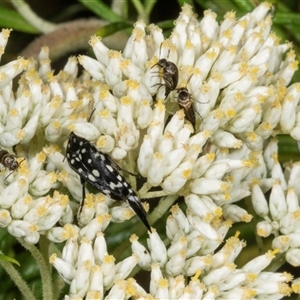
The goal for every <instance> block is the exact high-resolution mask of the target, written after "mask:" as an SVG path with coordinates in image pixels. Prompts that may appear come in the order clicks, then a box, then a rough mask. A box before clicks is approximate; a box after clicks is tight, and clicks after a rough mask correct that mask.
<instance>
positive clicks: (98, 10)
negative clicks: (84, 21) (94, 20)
mask: <svg viewBox="0 0 300 300" xmlns="http://www.w3.org/2000/svg"><path fill="white" fill-rule="evenodd" d="M79 2H81V3H82V4H83V5H84V6H85V7H87V8H88V9H89V10H91V11H92V12H94V13H95V14H96V15H97V16H98V17H100V18H102V19H104V20H107V21H110V22H119V21H124V20H123V19H122V18H121V17H120V16H119V15H117V14H115V13H114V12H113V11H112V10H111V9H110V8H109V6H107V5H106V4H104V3H102V2H101V1H99V0H79Z"/></svg>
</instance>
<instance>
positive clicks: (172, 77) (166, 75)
mask: <svg viewBox="0 0 300 300" xmlns="http://www.w3.org/2000/svg"><path fill="white" fill-rule="evenodd" d="M161 46H162V44H161V45H160V50H161ZM160 50H159V52H160ZM169 53H170V50H169V52H168V56H169ZM155 66H158V67H159V68H160V69H161V70H162V72H163V79H164V81H165V83H157V84H155V85H159V88H158V89H160V88H161V87H162V86H165V89H166V91H165V97H166V98H167V97H168V95H169V94H170V92H171V91H173V90H175V89H176V87H177V84H178V68H177V66H176V65H175V64H174V63H173V62H171V61H169V60H167V59H166V58H161V59H159V61H158V62H157V63H156V64H155V65H153V66H152V67H151V69H152V68H154V67H155ZM155 85H154V86H155Z"/></svg>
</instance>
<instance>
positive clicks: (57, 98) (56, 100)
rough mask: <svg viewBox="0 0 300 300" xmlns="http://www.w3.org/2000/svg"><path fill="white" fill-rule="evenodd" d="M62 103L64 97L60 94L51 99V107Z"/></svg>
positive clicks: (57, 106)
mask: <svg viewBox="0 0 300 300" xmlns="http://www.w3.org/2000/svg"><path fill="white" fill-rule="evenodd" d="M61 103H62V98H61V97H60V96H55V97H54V98H53V99H52V100H51V102H50V104H51V107H52V108H54V109H57V108H59V106H60V105H61Z"/></svg>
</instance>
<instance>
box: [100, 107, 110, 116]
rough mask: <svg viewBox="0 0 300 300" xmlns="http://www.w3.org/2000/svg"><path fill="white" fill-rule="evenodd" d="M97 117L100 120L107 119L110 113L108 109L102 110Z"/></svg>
mask: <svg viewBox="0 0 300 300" xmlns="http://www.w3.org/2000/svg"><path fill="white" fill-rule="evenodd" d="M99 115H100V116H101V117H102V118H107V117H109V116H110V111H109V110H108V109H103V110H101V111H100V112H99Z"/></svg>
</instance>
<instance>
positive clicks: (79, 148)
mask: <svg viewBox="0 0 300 300" xmlns="http://www.w3.org/2000/svg"><path fill="white" fill-rule="evenodd" d="M66 152H67V153H66V157H67V161H68V163H69V165H70V167H71V168H72V169H73V170H74V171H75V172H76V173H77V174H78V175H79V176H80V179H81V183H82V185H83V190H82V198H83V201H84V199H85V183H86V182H87V183H89V184H90V185H91V186H92V187H94V188H95V189H96V190H98V191H100V192H101V193H103V194H105V195H106V196H109V197H111V198H112V199H114V200H123V201H126V202H127V203H128V204H129V205H130V207H131V208H132V209H133V210H134V212H135V213H136V214H137V215H138V216H139V218H140V219H141V220H142V222H143V223H144V224H145V226H146V227H147V229H148V230H149V231H150V232H151V227H150V225H149V223H148V221H147V213H146V211H145V209H144V207H143V206H142V204H141V202H140V199H139V197H138V196H137V195H136V193H135V192H134V191H133V189H132V187H131V186H130V184H129V183H128V182H127V181H126V180H125V178H124V177H123V176H122V175H121V174H120V173H119V171H120V170H121V168H120V167H119V166H118V165H117V164H116V163H115V162H114V161H113V160H112V159H111V157H110V156H109V155H108V154H105V153H102V152H100V151H98V150H97V149H96V147H95V146H93V145H92V144H91V143H90V142H89V141H88V140H86V139H84V138H81V137H79V136H77V135H76V134H75V133H74V132H71V133H70V137H69V141H68V145H67V151H66ZM82 205H83V203H82ZM81 209H82V206H81V208H80V211H81ZM80 211H79V213H80Z"/></svg>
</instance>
